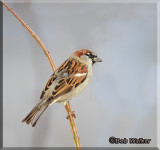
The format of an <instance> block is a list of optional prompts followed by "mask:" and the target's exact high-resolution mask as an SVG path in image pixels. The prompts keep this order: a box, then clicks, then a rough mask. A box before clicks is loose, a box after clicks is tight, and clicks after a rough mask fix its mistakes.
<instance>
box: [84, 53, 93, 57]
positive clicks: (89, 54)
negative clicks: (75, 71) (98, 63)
mask: <svg viewBox="0 0 160 150" xmlns="http://www.w3.org/2000/svg"><path fill="white" fill-rule="evenodd" d="M86 55H87V56H88V57H89V58H93V57H94V56H93V55H92V54H91V53H87V54H86Z"/></svg>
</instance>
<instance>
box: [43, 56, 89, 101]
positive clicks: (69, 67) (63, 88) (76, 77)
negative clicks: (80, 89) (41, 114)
mask: <svg viewBox="0 0 160 150" xmlns="http://www.w3.org/2000/svg"><path fill="white" fill-rule="evenodd" d="M86 77H87V67H86V66H85V65H83V64H81V63H80V62H79V61H77V60H75V59H73V58H69V59H67V60H66V61H65V62H64V63H63V64H62V65H61V66H60V67H59V68H58V69H57V70H56V72H55V73H53V74H52V76H51V77H50V79H49V80H48V82H47V83H46V85H45V87H44V89H43V91H42V94H41V96H40V98H41V99H42V98H43V96H44V94H45V93H46V92H47V90H48V89H49V87H50V86H51V85H52V84H53V83H54V81H55V80H56V81H57V80H59V82H58V84H57V85H56V86H55V89H54V90H53V92H52V96H51V97H50V98H49V99H48V102H49V101H52V100H53V99H55V98H57V97H59V96H62V95H64V94H66V93H68V92H69V91H71V90H73V89H74V88H76V87H77V86H78V85H79V84H80V83H82V82H83V81H84V80H85V79H86Z"/></svg>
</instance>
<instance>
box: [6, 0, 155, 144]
mask: <svg viewBox="0 0 160 150" xmlns="http://www.w3.org/2000/svg"><path fill="white" fill-rule="evenodd" d="M9 6H10V7H11V8H12V9H13V10H14V11H15V12H16V13H17V14H18V15H19V16H20V17H21V18H22V19H23V20H24V21H25V22H26V23H27V24H28V25H29V26H30V27H31V28H32V29H33V30H34V31H35V33H36V34H37V35H38V36H39V37H40V39H41V40H42V41H43V43H44V44H45V46H46V48H47V49H48V50H49V51H50V54H51V56H52V57H53V60H54V62H55V64H56V66H57V67H58V66H59V65H60V64H61V63H62V62H64V61H65V60H66V59H67V58H68V57H69V56H70V55H71V54H72V53H73V52H74V51H75V50H78V49H82V48H88V49H91V50H93V51H94V52H96V53H97V55H98V56H99V57H100V58H101V59H102V60H103V62H102V63H98V64H95V66H94V75H93V79H92V81H91V83H90V84H89V85H88V86H87V88H86V89H85V90H84V91H83V92H82V93H81V94H80V95H78V96H77V97H75V98H74V99H73V100H72V101H71V107H72V109H73V110H75V113H76V116H77V118H76V124H77V128H78V132H79V136H80V141H81V144H82V146H83V147H115V146H118V147H120V146H122V147H125V146H127V147H129V146H137V147H141V146H144V147H145V146H146V145H129V144H127V145H111V144H110V143H109V141H108V139H109V137H110V136H115V137H117V138H147V139H152V141H151V143H150V145H147V146H151V147H156V143H157V141H156V127H157V126H156V122H157V121H156V117H157V116H156V110H157V107H156V104H157V101H156V98H157V97H156V94H157V93H156V82H157V81H156V78H157V76H156V69H157V47H156V44H157V40H156V38H157V34H156V32H157V31H156V27H157V26H156V24H157V22H156V19H157V18H156V17H157V16H156V4H138V3H137V4H136V3H134V4H127V3H116V4H111V3H110V4H109V3H108V4H107V3H106V4H98V3H97V4H96V3H95V4H53V3H48V4H47V3H46V4H38V3H37V4H31V3H28V4H11V3H10V4H9ZM51 74H52V70H51V67H50V65H49V63H48V60H47V58H46V56H45V55H44V53H43V51H42V50H41V48H40V47H39V46H38V44H37V43H36V42H35V40H34V39H33V38H32V37H31V36H30V35H29V33H28V32H27V31H26V30H25V28H23V27H22V25H21V24H20V23H19V22H18V21H17V20H16V19H15V18H14V17H13V15H12V14H11V13H10V12H8V11H7V9H6V8H3V146H4V147H66V146H67V147H73V146H74V142H73V138H72V133H71V130H70V125H69V122H68V120H67V119H66V116H67V114H66V111H65V108H64V106H63V105H62V104H54V105H52V106H51V107H49V108H48V110H47V111H45V113H44V114H43V115H42V117H41V118H40V120H39V122H38V123H37V125H36V127H35V128H32V127H31V125H29V126H27V125H26V124H24V123H21V120H22V119H23V118H24V117H25V116H26V115H27V114H28V113H29V112H30V110H31V109H32V108H33V107H34V106H35V104H36V103H37V102H38V100H39V97H40V95H41V92H42V89H43V87H44V85H45V83H46V82H47V80H48V79H49V77H50V75H51Z"/></svg>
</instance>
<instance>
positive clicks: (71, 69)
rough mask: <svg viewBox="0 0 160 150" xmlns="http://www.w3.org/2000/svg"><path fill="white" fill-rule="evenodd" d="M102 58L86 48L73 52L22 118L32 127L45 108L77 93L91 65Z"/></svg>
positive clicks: (82, 85) (84, 82)
mask: <svg viewBox="0 0 160 150" xmlns="http://www.w3.org/2000/svg"><path fill="white" fill-rule="evenodd" d="M101 61H102V60H101V59H100V58H98V57H97V55H96V54H95V53H93V52H92V51H90V50H88V49H82V50H78V51H76V52H74V53H73V54H72V55H71V56H70V57H69V58H68V59H67V60H66V61H65V62H64V63H63V64H62V65H61V66H60V67H59V68H58V69H57V70H56V71H55V72H54V73H53V74H52V76H51V77H50V79H49V80H48V82H47V84H46V85H45V87H44V89H43V91H42V94H41V96H40V101H39V102H38V104H37V105H36V106H35V107H34V108H33V109H32V110H31V112H30V113H29V114H28V115H27V116H26V118H24V119H23V120H22V122H26V123H27V124H29V123H31V124H32V126H33V127H34V126H35V125H36V123H37V121H38V119H39V118H40V116H41V115H42V113H43V112H44V111H45V110H46V108H47V107H48V106H49V105H51V104H53V103H55V102H62V103H63V104H64V105H65V104H66V102H67V101H69V100H71V99H72V98H73V97H74V96H76V95H78V94H79V93H80V92H81V91H82V90H83V89H84V88H85V87H86V85H87V84H88V83H89V81H90V80H91V78H92V66H93V64H94V63H96V62H101Z"/></svg>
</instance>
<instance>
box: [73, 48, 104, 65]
mask: <svg viewBox="0 0 160 150" xmlns="http://www.w3.org/2000/svg"><path fill="white" fill-rule="evenodd" d="M74 55H75V56H77V57H79V58H80V59H81V60H82V61H84V62H86V63H92V64H94V63H96V62H102V60H101V59H100V58H98V57H97V54H95V53H94V52H92V51H90V50H88V49H81V50H78V51H76V52H74Z"/></svg>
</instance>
